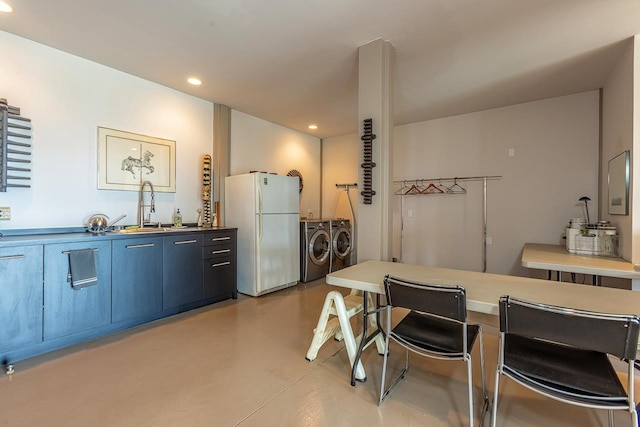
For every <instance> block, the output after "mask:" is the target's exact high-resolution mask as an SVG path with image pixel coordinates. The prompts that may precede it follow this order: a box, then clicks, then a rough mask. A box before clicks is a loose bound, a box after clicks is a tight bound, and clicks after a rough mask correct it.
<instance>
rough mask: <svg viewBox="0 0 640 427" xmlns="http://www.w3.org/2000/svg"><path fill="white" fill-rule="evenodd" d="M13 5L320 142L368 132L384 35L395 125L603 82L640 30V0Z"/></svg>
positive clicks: (22, 1)
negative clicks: (371, 88) (370, 82)
mask: <svg viewBox="0 0 640 427" xmlns="http://www.w3.org/2000/svg"><path fill="white" fill-rule="evenodd" d="M8 2H9V3H11V4H12V5H13V6H14V9H15V12H14V13H12V14H1V15H0V30H4V31H7V32H10V33H13V34H16V35H19V36H22V37H25V38H27V39H31V40H34V41H37V42H40V43H43V44H46V45H49V46H52V47H54V48H57V49H61V50H63V51H66V52H69V53H72V54H74V55H78V56H81V57H83V58H87V59H90V60H92V61H95V62H98V63H101V64H104V65H107V66H110V67H113V68H116V69H118V70H122V71H125V72H127V73H129V74H133V75H136V76H139V77H142V78H144V79H147V80H151V81H154V82H157V83H160V84H162V85H165V86H169V87H171V88H174V89H177V90H179V91H182V92H186V93H189V94H192V95H194V96H197V97H200V98H203V99H207V100H209V101H212V102H217V103H221V104H226V105H228V106H229V107H231V108H233V109H236V110H239V111H242V112H245V113H248V114H251V115H254V116H257V117H260V118H262V119H265V120H268V121H271V122H274V123H278V124H280V125H283V126H286V127H289V128H292V129H297V130H300V131H302V132H305V133H309V134H312V135H316V136H319V137H322V138H327V137H332V136H339V135H346V134H352V133H356V132H357V131H358V123H357V120H358V119H357V117H358V112H357V105H358V104H357V96H358V81H357V76H358V61H357V51H358V47H359V46H362V45H364V44H366V43H368V42H370V41H372V40H375V39H377V38H382V39H384V40H387V41H389V42H391V43H392V44H393V46H395V49H396V81H395V95H396V96H395V104H394V105H395V107H394V108H395V124H396V125H399V124H406V123H413V122H418V121H423V120H429V119H434V118H440V117H447V116H452V115H456V114H462V113H467V112H472V111H479V110H483V109H488V108H495V107H500V106H506V105H512V104H517V103H521V102H528V101H533V100H538V99H544V98H549V97H554V96H560V95H567V94H571V93H577V92H582V91H586V90H592V89H598V88H600V87H602V85H603V83H604V80H605V78H606V76H607V75H608V73H609V70H610V67H611V66H612V65H613V64H614V63H615V61H616V59H617V57H618V56H619V55H620V52H621V51H622V49H623V48H624V47H625V46H626V44H625V43H621V42H622V41H623V40H625V39H628V38H629V37H631V36H633V35H635V34H639V33H640V0H482V1H479V0H396V1H392V0H322V1H320V0H180V1H168V0H110V1H97V0H57V1H52V0H8ZM6 60H8V58H2V59H1V60H0V61H6ZM190 75H195V76H198V77H200V78H201V79H202V81H203V85H202V86H200V87H191V86H190V85H188V84H187V83H186V81H185V80H186V77H187V76H190ZM312 122H313V123H317V124H318V126H319V129H318V130H317V131H310V130H309V129H307V125H308V124H309V123H312Z"/></svg>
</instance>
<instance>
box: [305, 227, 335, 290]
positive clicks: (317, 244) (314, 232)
mask: <svg viewBox="0 0 640 427" xmlns="http://www.w3.org/2000/svg"><path fill="white" fill-rule="evenodd" d="M330 232H331V223H330V221H329V220H322V219H309V220H302V221H300V240H301V246H300V280H301V281H302V282H310V281H312V280H316V279H320V278H321V277H324V276H326V275H327V273H329V264H330V262H331V236H330Z"/></svg>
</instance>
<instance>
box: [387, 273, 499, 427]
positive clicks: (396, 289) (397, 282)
mask: <svg viewBox="0 0 640 427" xmlns="http://www.w3.org/2000/svg"><path fill="white" fill-rule="evenodd" d="M384 289H385V294H386V299H387V307H386V313H387V318H386V326H385V327H383V328H382V330H383V333H384V334H385V348H386V349H387V351H385V354H384V362H383V366H382V380H381V384H380V401H379V402H378V405H380V404H381V403H382V401H383V400H384V399H385V398H386V397H387V396H388V395H389V393H390V392H391V390H393V388H394V387H395V386H396V385H397V384H398V382H399V381H400V380H401V379H402V378H404V376H405V374H406V373H407V371H408V369H409V350H411V351H412V352H414V353H417V354H419V355H421V356H427V357H432V358H436V359H444V360H464V361H465V362H466V363H467V380H468V387H469V425H473V419H474V418H473V381H472V378H473V376H472V364H471V351H472V349H473V345H474V343H475V342H476V338H478V341H479V342H480V365H481V369H482V394H483V398H484V402H483V407H482V413H481V416H480V424H482V420H483V419H484V414H485V413H486V410H487V408H488V407H489V398H488V397H487V392H486V387H485V384H486V381H485V370H484V350H483V344H482V328H481V327H480V325H468V324H467V306H466V295H465V290H464V288H463V287H461V286H444V285H431V284H425V283H418V282H411V281H407V280H404V279H399V278H397V277H392V276H386V277H385V279H384ZM394 308H405V309H409V310H411V311H410V312H409V313H408V314H407V315H406V316H405V317H404V318H403V319H402V320H401V321H400V322H399V323H398V324H397V325H396V326H395V327H394V328H393V330H392V329H391V321H392V314H393V313H394V312H395V311H396V310H393V309H394ZM405 313H406V311H405ZM390 339H392V340H394V341H395V342H397V343H398V344H400V345H401V346H402V347H404V348H405V349H406V355H405V366H404V369H403V370H402V372H401V373H400V375H399V376H398V377H397V378H396V379H395V380H394V381H393V382H392V384H391V385H390V386H389V388H388V389H386V390H385V376H386V372H387V360H388V356H389V340H390Z"/></svg>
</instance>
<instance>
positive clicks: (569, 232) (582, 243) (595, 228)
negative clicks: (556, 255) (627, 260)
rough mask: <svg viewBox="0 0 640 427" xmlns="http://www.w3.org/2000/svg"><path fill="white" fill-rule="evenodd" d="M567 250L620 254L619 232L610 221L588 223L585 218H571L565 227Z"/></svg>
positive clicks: (586, 253)
mask: <svg viewBox="0 0 640 427" xmlns="http://www.w3.org/2000/svg"><path fill="white" fill-rule="evenodd" d="M565 236H566V239H567V241H566V245H567V251H568V252H569V253H572V254H577V255H596V256H609V257H617V256H618V234H617V231H616V227H612V226H611V223H610V222H609V221H598V223H597V224H587V221H586V220H585V219H584V218H571V219H570V220H569V226H568V227H567V228H566V229H565Z"/></svg>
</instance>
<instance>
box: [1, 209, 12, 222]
mask: <svg viewBox="0 0 640 427" xmlns="http://www.w3.org/2000/svg"><path fill="white" fill-rule="evenodd" d="M10 219H11V208H10V207H9V206H0V221H9V220H10Z"/></svg>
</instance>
